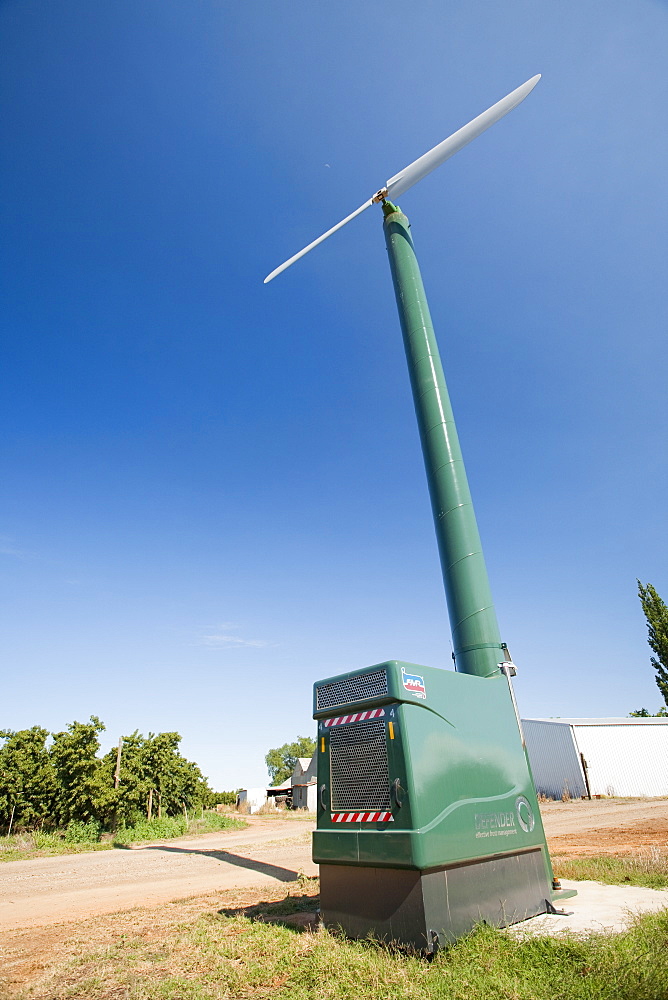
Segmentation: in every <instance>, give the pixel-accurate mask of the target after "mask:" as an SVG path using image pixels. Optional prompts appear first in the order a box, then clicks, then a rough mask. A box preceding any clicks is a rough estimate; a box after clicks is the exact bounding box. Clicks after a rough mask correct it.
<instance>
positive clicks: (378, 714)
mask: <svg viewBox="0 0 668 1000" xmlns="http://www.w3.org/2000/svg"><path fill="white" fill-rule="evenodd" d="M384 715H385V709H384V708H369V709H367V711H366V712H354V713H353V714H352V715H339V716H337V717H336V718H335V719H325V727H326V728H327V729H329V727H330V726H343V725H344V724H345V723H346V722H362V721H363V720H364V719H381V718H382V717H383V716H384Z"/></svg>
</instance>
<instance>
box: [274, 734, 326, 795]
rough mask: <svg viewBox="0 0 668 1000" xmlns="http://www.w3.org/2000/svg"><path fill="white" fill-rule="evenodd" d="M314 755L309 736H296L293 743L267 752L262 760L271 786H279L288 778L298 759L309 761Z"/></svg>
mask: <svg viewBox="0 0 668 1000" xmlns="http://www.w3.org/2000/svg"><path fill="white" fill-rule="evenodd" d="M314 753H315V740H313V739H311V737H310V736H298V737H297V739H296V740H295V742H294V743H284V744H283V746H282V747H275V748H274V749H273V750H269V752H268V753H267V756H266V757H265V758H264V759H265V763H266V765H267V770H268V771H269V777H270V778H271V783H272V785H280V784H281V783H282V782H283V781H285V780H286V778H289V777H290V775H291V774H292V772H293V771H294V769H295V765H296V764H297V759H298V758H299V757H308V759H309V760H310V759H311V757H312V756H313V754H314Z"/></svg>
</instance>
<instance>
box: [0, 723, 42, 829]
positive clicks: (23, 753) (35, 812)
mask: <svg viewBox="0 0 668 1000" xmlns="http://www.w3.org/2000/svg"><path fill="white" fill-rule="evenodd" d="M48 738H49V733H48V731H47V730H46V729H42V728H41V726H33V727H32V729H20V730H19V731H18V732H11V730H4V731H2V732H0V740H4V743H3V744H2V746H0V816H1V817H2V818H1V819H0V823H1V824H3V825H4V827H5V829H6V830H9V827H10V825H11V827H12V829H16V828H17V827H19V828H20V827H29V826H35V825H42V824H43V823H45V822H46V823H47V825H48V824H49V821H50V819H51V815H52V813H53V807H54V802H55V799H56V776H55V772H54V769H53V766H52V764H51V759H50V755H49V751H48V750H47V747H46V741H47V739H48Z"/></svg>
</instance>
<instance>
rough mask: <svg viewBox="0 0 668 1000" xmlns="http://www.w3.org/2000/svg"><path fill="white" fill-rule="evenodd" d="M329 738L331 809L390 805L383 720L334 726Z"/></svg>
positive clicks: (387, 806) (385, 807)
mask: <svg viewBox="0 0 668 1000" xmlns="http://www.w3.org/2000/svg"><path fill="white" fill-rule="evenodd" d="M329 740H330V743H329V750H330V766H331V778H332V785H331V788H332V810H333V811H334V812H337V811H338V810H342V811H347V810H355V811H360V810H365V809H369V810H371V809H373V810H377V809H391V808H392V803H391V802H390V778H389V773H388V764H387V742H386V737H385V723H384V722H383V721H381V720H374V721H369V722H358V723H354V724H353V725H350V726H338V727H337V728H336V729H333V730H332V731H331V735H330V738H329Z"/></svg>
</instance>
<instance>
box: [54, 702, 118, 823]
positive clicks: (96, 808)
mask: <svg viewBox="0 0 668 1000" xmlns="http://www.w3.org/2000/svg"><path fill="white" fill-rule="evenodd" d="M104 728H105V727H104V723H103V722H100V720H99V719H98V717H97V716H96V715H91V717H90V722H71V723H70V724H69V726H68V727H67V731H66V732H62V733H54V734H53V745H52V747H51V753H50V757H51V763H52V765H53V769H54V771H55V775H56V782H57V785H58V787H57V793H56V801H55V810H54V811H55V818H56V821H57V822H58V823H59V824H60V825H62V826H67V824H68V823H70V822H71V821H72V820H78V821H80V822H83V823H87V822H89V820H91V819H97V818H98V816H99V814H100V812H101V811H105V809H106V807H107V802H106V801H105V800H106V799H108V798H109V796H108V795H107V794H106V792H107V789H105V787H104V785H103V783H102V780H101V769H100V760H99V759H98V756H97V753H98V750H99V749H100V741H99V739H98V733H101V732H104Z"/></svg>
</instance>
